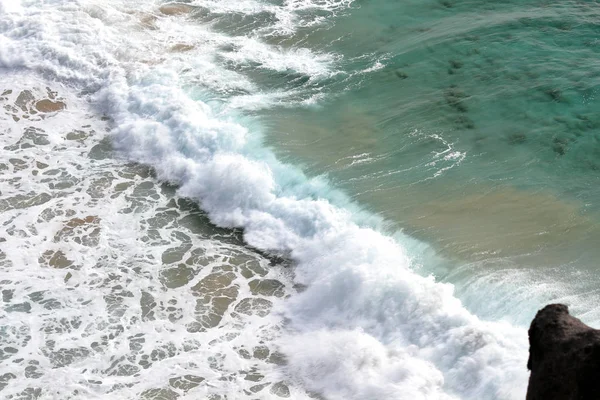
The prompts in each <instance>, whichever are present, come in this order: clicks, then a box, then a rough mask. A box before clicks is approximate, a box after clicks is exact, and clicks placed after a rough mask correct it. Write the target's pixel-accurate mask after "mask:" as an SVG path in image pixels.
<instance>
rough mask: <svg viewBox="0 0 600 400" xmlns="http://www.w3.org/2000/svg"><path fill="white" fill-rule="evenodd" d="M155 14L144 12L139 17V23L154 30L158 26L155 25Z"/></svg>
mask: <svg viewBox="0 0 600 400" xmlns="http://www.w3.org/2000/svg"><path fill="white" fill-rule="evenodd" d="M157 19H158V18H156V15H152V14H144V15H142V16H141V18H140V25H141V26H142V27H144V28H146V29H151V30H156V29H158V27H157V26H156V20H157Z"/></svg>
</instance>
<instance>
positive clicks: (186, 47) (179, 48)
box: [170, 43, 194, 53]
mask: <svg viewBox="0 0 600 400" xmlns="http://www.w3.org/2000/svg"><path fill="white" fill-rule="evenodd" d="M193 49H194V46H193V45H191V44H185V43H178V44H176V45H174V46H173V47H171V49H170V51H171V52H173V53H184V52H186V51H190V50H193Z"/></svg>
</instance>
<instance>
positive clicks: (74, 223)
mask: <svg viewBox="0 0 600 400" xmlns="http://www.w3.org/2000/svg"><path fill="white" fill-rule="evenodd" d="M99 222H100V218H98V217H97V216H95V215H88V216H87V217H85V218H73V219H72V220H69V221H68V222H67V223H66V224H65V226H66V228H65V229H67V228H68V229H74V228H77V227H78V226H82V225H87V224H98V223H99Z"/></svg>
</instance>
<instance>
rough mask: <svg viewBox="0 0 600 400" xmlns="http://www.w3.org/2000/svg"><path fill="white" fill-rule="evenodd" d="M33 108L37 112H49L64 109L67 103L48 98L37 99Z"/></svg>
mask: <svg viewBox="0 0 600 400" xmlns="http://www.w3.org/2000/svg"><path fill="white" fill-rule="evenodd" d="M35 108H36V109H37V110H38V111H39V112H44V113H51V112H57V111H61V110H64V109H65V108H67V105H66V104H65V103H64V102H62V101H58V100H57V101H52V100H49V99H43V100H39V101H37V102H36V103H35Z"/></svg>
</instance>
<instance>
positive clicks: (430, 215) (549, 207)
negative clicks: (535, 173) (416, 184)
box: [403, 187, 600, 259]
mask: <svg viewBox="0 0 600 400" xmlns="http://www.w3.org/2000/svg"><path fill="white" fill-rule="evenodd" d="M473 189H477V188H473ZM478 189H480V190H481V191H479V192H478V193H473V192H470V193H465V192H466V191H465V192H463V193H462V194H459V195H458V196H443V197H439V196H438V197H437V199H436V196H435V195H434V194H433V193H432V194H431V197H430V198H431V200H429V201H428V200H426V199H424V198H422V199H421V200H422V201H420V202H419V204H415V205H414V208H413V210H412V211H413V212H412V215H410V216H408V218H406V217H405V218H403V219H404V223H405V224H406V225H408V227H409V229H410V230H411V231H413V233H417V234H418V236H422V235H423V234H424V236H425V238H426V239H427V240H434V241H436V242H438V245H440V246H441V248H442V249H443V250H445V251H446V252H449V253H451V254H454V255H459V256H460V257H461V258H467V259H472V258H474V259H479V258H487V257H489V256H490V255H494V256H509V257H510V256H517V255H526V254H532V253H537V252H542V253H548V254H549V253H550V250H551V249H554V250H560V252H561V253H563V255H564V256H565V257H566V256H567V255H569V256H571V255H570V254H567V249H571V247H573V248H576V246H571V245H569V243H582V244H583V243H585V242H589V241H590V240H591V239H592V238H594V237H597V235H598V234H599V233H600V232H599V231H598V226H596V225H595V224H594V223H593V221H592V220H591V219H590V218H589V217H587V216H585V215H582V214H581V208H580V204H578V203H576V202H573V203H570V202H566V201H563V200H561V199H558V198H557V197H555V196H553V195H551V194H546V193H539V192H538V193H536V192H528V191H522V190H517V189H512V188H493V189H490V188H486V189H487V190H484V188H483V187H479V188H478ZM434 238H435V239H434ZM567 239H568V240H567ZM555 257H556V255H555Z"/></svg>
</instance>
